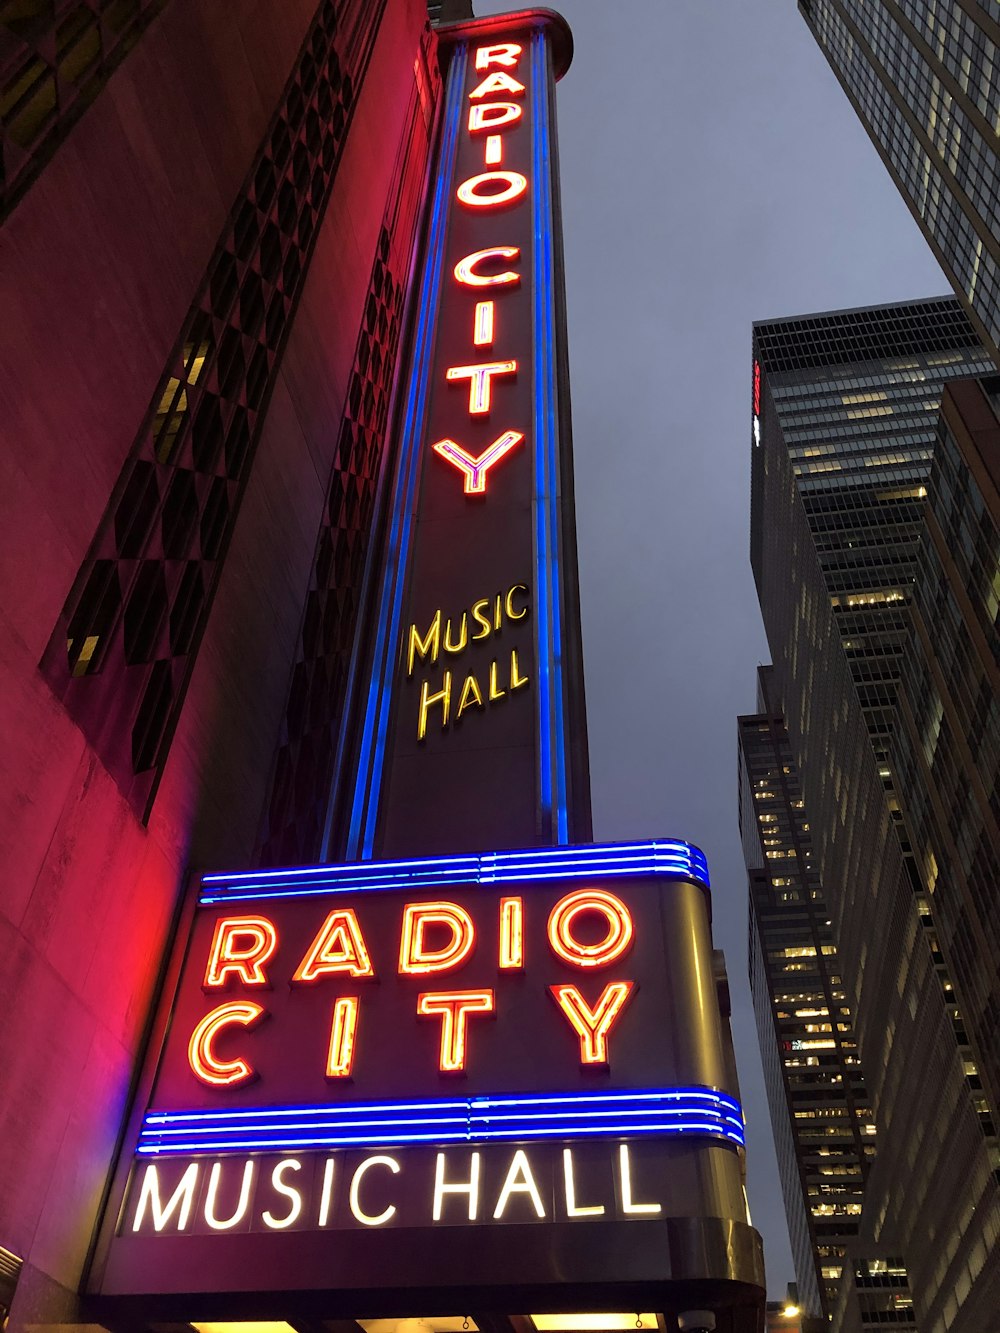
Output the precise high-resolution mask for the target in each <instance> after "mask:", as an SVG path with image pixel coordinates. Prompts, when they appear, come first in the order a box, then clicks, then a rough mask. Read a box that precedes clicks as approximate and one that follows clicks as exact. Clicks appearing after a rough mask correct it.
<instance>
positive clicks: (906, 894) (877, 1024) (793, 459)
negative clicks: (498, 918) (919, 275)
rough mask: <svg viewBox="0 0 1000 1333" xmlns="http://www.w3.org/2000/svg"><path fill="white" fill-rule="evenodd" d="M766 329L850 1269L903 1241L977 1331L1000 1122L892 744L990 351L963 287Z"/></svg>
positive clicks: (759, 332) (761, 587) (783, 566)
mask: <svg viewBox="0 0 1000 1333" xmlns="http://www.w3.org/2000/svg"><path fill="white" fill-rule="evenodd" d="M754 351H755V359H754V402H753V409H754V411H753V417H754V421H753V435H754V441H753V445H752V450H753V460H752V487H753V493H752V517H751V559H752V564H753V569H754V576H755V579H756V582H757V588H758V594H759V597H760V602H761V609H762V612H763V615H764V622H765V627H766V630H767V634H768V639H769V642H770V645H771V652H772V657H773V659H774V677H773V679H774V686H775V688H774V692H773V701H774V704H776V705H777V707H776V709H775V711H780V714H781V715H782V717H783V718H784V721H785V725H786V727H787V731H788V737H789V741H790V745H791V754H792V757H793V761H794V766H795V768H796V770H797V772H798V774H799V775H800V777H801V784H802V787H801V792H802V799H803V800H804V802H805V807H804V808H805V810H806V811H807V812H808V816H809V824H810V836H811V841H812V848H811V851H812V864H813V866H814V869H815V871H816V873H817V874H818V875H819V879H820V882H821V884H822V889H823V893H824V895H825V901H826V902H827V904H828V906H829V920H830V923H831V929H832V934H833V942H834V944H835V946H836V948H837V951H838V954H837V956H838V958H839V961H840V964H841V969H840V971H841V975H842V977H843V981H844V989H845V991H846V994H847V1000H848V1004H849V1006H850V1008H851V1011H852V1021H853V1023H854V1028H855V1034H856V1037H857V1041H858V1049H859V1054H860V1058H861V1066H862V1072H863V1075H864V1080H865V1085H866V1088H867V1092H868V1094H869V1096H870V1098H871V1104H872V1107H873V1109H874V1113H875V1125H876V1142H877V1153H876V1157H875V1160H874V1162H873V1164H872V1166H871V1170H870V1173H869V1175H868V1178H867V1181H866V1183H865V1191H864V1203H863V1209H862V1216H861V1228H860V1235H859V1238H858V1243H857V1244H858V1249H857V1253H858V1255H859V1256H860V1258H861V1259H862V1260H864V1261H865V1262H866V1263H869V1264H870V1265H871V1268H870V1269H869V1268H866V1267H863V1266H862V1268H863V1271H862V1269H859V1268H858V1266H857V1265H855V1266H854V1269H853V1270H852V1271H851V1273H850V1274H849V1276H850V1277H851V1279H852V1280H854V1281H855V1285H856V1289H857V1291H858V1294H859V1298H860V1296H861V1295H865V1299H866V1301H867V1298H868V1295H870V1294H871V1293H870V1291H869V1286H870V1285H871V1283H874V1282H875V1281H876V1276H877V1275H878V1274H879V1273H881V1272H882V1271H883V1268H882V1267H881V1266H882V1265H885V1264H886V1263H890V1264H891V1266H895V1267H897V1268H899V1269H901V1270H902V1272H901V1273H900V1274H897V1275H894V1276H895V1278H898V1279H899V1280H902V1281H905V1275H908V1277H909V1283H910V1290H911V1292H912V1298H913V1305H914V1312H915V1314H916V1322H917V1326H918V1327H919V1328H920V1329H921V1330H924V1331H925V1333H932V1331H933V1333H944V1330H946V1329H956V1330H963V1331H964V1330H969V1333H972V1330H978V1329H980V1328H981V1327H985V1326H988V1323H989V1319H990V1318H992V1315H993V1312H994V1311H995V1309H996V1308H997V1305H998V1299H1000V1297H998V1291H997V1281H998V1279H997V1275H996V1273H995V1268H994V1267H991V1265H990V1264H989V1263H988V1256H989V1255H990V1254H991V1253H994V1252H995V1246H996V1244H997V1242H998V1240H1000V1193H998V1184H997V1180H996V1177H995V1175H994V1169H995V1166H996V1163H997V1141H996V1138H995V1135H994V1133H993V1127H992V1122H990V1121H988V1120H986V1119H985V1118H984V1116H983V1115H982V1105H981V1102H982V1098H981V1093H980V1091H979V1089H978V1088H977V1087H976V1086H975V1085H974V1084H973V1083H970V1072H969V1071H970V1069H972V1068H974V1067H975V1059H974V1052H973V1051H972V1050H971V1048H970V1046H969V1043H968V1034H967V1033H966V1031H965V1026H964V1020H963V1015H962V1011H961V1009H960V1007H959V1005H958V1004H957V1003H956V999H955V991H954V981H953V978H952V976H951V973H950V970H949V964H948V961H947V959H946V958H945V956H944V954H943V953H942V950H941V948H940V941H939V939H938V935H937V929H938V922H937V920H936V915H935V912H934V907H933V895H932V893H931V885H930V884H929V883H928V882H927V880H926V878H925V875H924V866H923V865H922V864H921V863H919V862H918V861H917V859H916V858H915V857H914V851H913V849H914V846H915V844H916V837H917V835H918V833H919V830H916V829H914V828H913V827H912V826H911V823H910V821H909V820H908V818H907V812H906V810H905V809H904V803H903V801H902V800H901V797H900V791H901V787H902V783H901V781H900V775H899V774H898V773H896V772H895V771H894V769H893V758H892V756H893V744H894V739H895V737H896V736H897V733H898V730H899V716H900V709H901V703H900V696H901V692H903V693H905V689H906V673H905V672H904V663H905V661H906V657H907V652H908V648H907V644H908V635H909V634H910V632H911V614H910V605H911V600H912V588H913V579H914V575H915V573H916V567H917V559H918V552H919V544H920V538H921V531H922V521H923V505H924V501H925V499H926V494H927V489H928V483H929V480H930V468H931V458H932V452H933V442H934V434H935V426H936V414H937V409H938V405H939V399H940V395H941V391H942V386H943V384H944V382H945V381H946V380H950V379H953V378H958V377H962V376H968V375H970V374H975V373H983V371H984V368H985V367H987V366H988V365H989V360H988V358H987V357H986V355H985V353H984V352H983V351H982V349H981V348H979V347H977V345H976V339H975V337H974V335H973V331H972V329H971V327H970V326H969V324H968V323H967V322H966V320H965V319H964V317H963V315H962V313H961V311H960V309H959V307H958V305H957V302H955V301H952V300H945V301H933V302H921V303H913V304H910V305H902V306H888V307H879V308H876V309H872V310H856V311H843V312H833V313H830V314H824V315H817V316H813V317H809V318H803V319H800V320H783V321H777V322H770V323H767V324H758V325H756V326H755V329H754ZM973 1077H975V1076H974V1075H973ZM930 1213H933V1217H932V1220H931V1221H930V1223H928V1216H929V1214H930ZM878 1281H879V1282H881V1281H882V1279H881V1278H878ZM886 1282H888V1279H886ZM866 1284H868V1285H866ZM877 1285H878V1284H877V1283H876V1287H874V1288H872V1290H875V1289H876V1288H877ZM886 1289H887V1290H891V1288H890V1287H888V1286H887V1287H886ZM907 1317H909V1316H907ZM846 1326H847V1327H850V1326H851V1325H849V1324H848V1325H846Z"/></svg>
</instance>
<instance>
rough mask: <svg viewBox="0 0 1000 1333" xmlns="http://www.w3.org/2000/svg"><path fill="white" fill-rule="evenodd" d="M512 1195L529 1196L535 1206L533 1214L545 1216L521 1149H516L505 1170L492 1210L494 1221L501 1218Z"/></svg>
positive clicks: (529, 1164) (526, 1156) (533, 1178)
mask: <svg viewBox="0 0 1000 1333" xmlns="http://www.w3.org/2000/svg"><path fill="white" fill-rule="evenodd" d="M512 1194H527V1195H530V1197H531V1202H532V1203H533V1204H534V1205H535V1213H536V1214H537V1216H539V1217H544V1216H545V1209H544V1208H543V1207H542V1200H541V1198H540V1197H539V1194H538V1186H537V1185H536V1184H535V1177H534V1176H533V1175H532V1174H531V1163H530V1162H529V1161H528V1154H527V1153H526V1152H525V1151H524V1149H523V1148H518V1150H517V1152H516V1153H515V1154H514V1156H513V1157H512V1158H511V1159H510V1166H509V1167H508V1168H507V1178H506V1180H505V1181H504V1182H503V1189H502V1190H501V1191H500V1197H499V1199H497V1206H496V1207H495V1208H494V1209H493V1217H494V1219H495V1220H499V1219H500V1218H501V1217H503V1213H504V1209H505V1208H506V1207H507V1200H508V1199H509V1198H510V1196H511V1195H512Z"/></svg>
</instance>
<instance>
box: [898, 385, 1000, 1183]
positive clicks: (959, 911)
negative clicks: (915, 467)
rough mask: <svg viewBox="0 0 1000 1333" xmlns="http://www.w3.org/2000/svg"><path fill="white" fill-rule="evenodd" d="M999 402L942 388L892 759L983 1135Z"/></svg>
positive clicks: (994, 1089) (995, 1101) (996, 796)
mask: <svg viewBox="0 0 1000 1333" xmlns="http://www.w3.org/2000/svg"><path fill="white" fill-rule="evenodd" d="M998 402H1000V380H998V379H997V378H995V377H990V378H988V379H986V380H982V381H979V382H976V381H971V380H963V381H960V382H957V383H955V384H951V385H949V386H948V387H947V388H946V390H945V394H944V400H943V402H942V407H941V418H940V421H939V425H938V445H937V448H936V450H935V454H934V465H933V468H932V471H931V478H930V482H929V484H928V492H929V495H928V511H927V516H926V524H925V526H924V530H923V533H922V535H921V542H920V553H919V561H918V569H917V578H916V583H915V587H914V598H913V607H912V616H911V623H910V629H909V636H908V640H907V650H906V653H905V656H904V666H903V685H902V690H901V705H902V706H901V708H900V726H899V727H898V728H897V730H896V732H895V735H894V738H893V745H892V761H891V762H892V769H893V772H894V773H896V774H897V781H898V792H899V799H900V805H901V807H902V814H903V818H904V821H905V823H906V824H907V825H908V826H909V827H910V828H912V830H913V836H914V846H913V854H914V856H915V858H916V861H917V865H918V868H919V872H920V875H921V878H922V880H923V882H924V884H925V885H926V891H927V894H928V898H929V901H930V903H931V904H932V909H933V914H934V919H935V921H936V923H937V941H938V945H939V949H940V951H941V954H942V956H943V958H944V959H945V960H946V964H947V967H948V973H949V979H950V981H951V983H952V985H953V987H954V994H955V1000H956V1004H957V1007H958V1010H959V1012H960V1013H961V1015H962V1026H963V1030H964V1032H965V1035H966V1039H967V1045H968V1047H969V1051H970V1053H971V1058H970V1059H969V1060H968V1061H967V1063H966V1074H967V1076H968V1081H969V1086H970V1088H971V1089H973V1090H974V1093H975V1096H974V1102H975V1105H976V1107H977V1110H978V1113H979V1117H980V1121H981V1123H982V1125H983V1128H984V1131H986V1132H987V1133H988V1134H989V1135H991V1136H992V1135H994V1134H995V1132H996V1129H995V1127H996V1124H997V1108H998V1105H1000V1040H998V1037H997V1033H998V1032H1000V969H998V966H997V964H998V960H1000V925H998V923H1000V636H998V632H997V611H998V599H1000V502H998V494H997V483H998V480H1000V421H998V418H997V407H998ZM994 1165H995V1166H996V1167H997V1168H1000V1154H998V1155H997V1158H996V1160H995V1163H994Z"/></svg>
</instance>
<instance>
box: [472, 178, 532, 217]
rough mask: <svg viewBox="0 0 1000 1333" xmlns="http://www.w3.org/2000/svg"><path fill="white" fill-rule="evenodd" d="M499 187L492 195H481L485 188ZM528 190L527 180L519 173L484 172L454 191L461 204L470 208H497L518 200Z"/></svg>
mask: <svg viewBox="0 0 1000 1333" xmlns="http://www.w3.org/2000/svg"><path fill="white" fill-rule="evenodd" d="M493 185H500V186H501V187H502V188H501V189H499V190H496V191H495V192H494V193H492V194H481V193H480V191H481V190H482V189H483V188H484V186H485V187H489V186H493ZM527 188H528V181H527V178H526V177H524V176H522V175H521V173H520V172H519V171H484V172H483V173H482V174H481V175H479V176H470V177H469V179H468V180H467V181H463V182H462V184H461V185H460V186H459V187H458V190H457V191H456V193H457V195H458V197H459V199H461V201H462V203H463V204H468V206H469V207H470V208H498V207H499V206H500V205H501V204H509V203H511V202H512V201H513V200H515V199H520V197H521V195H522V194H524V192H525V190H526V189H527Z"/></svg>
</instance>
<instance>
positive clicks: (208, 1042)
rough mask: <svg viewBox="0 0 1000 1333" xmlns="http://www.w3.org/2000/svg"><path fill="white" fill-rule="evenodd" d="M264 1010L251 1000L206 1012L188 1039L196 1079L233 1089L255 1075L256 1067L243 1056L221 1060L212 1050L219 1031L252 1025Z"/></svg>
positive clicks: (215, 1086)
mask: <svg viewBox="0 0 1000 1333" xmlns="http://www.w3.org/2000/svg"><path fill="white" fill-rule="evenodd" d="M263 1013H264V1010H263V1008H262V1007H261V1006H260V1005H259V1004H254V1002H253V1001H252V1000H245V1001H244V1002H243V1003H242V1004H220V1005H219V1007H218V1009H213V1010H212V1012H211V1013H210V1014H206V1015H205V1017H204V1018H203V1019H202V1020H201V1022H200V1023H199V1024H198V1026H197V1027H196V1028H195V1030H194V1031H193V1032H192V1033H191V1040H190V1041H189V1042H188V1064H189V1065H190V1066H191V1072H192V1073H193V1074H194V1076H195V1078H199V1079H201V1081H202V1083H207V1084H209V1086H210V1087H214V1088H231V1087H233V1086H234V1085H235V1084H237V1083H245V1082H246V1081H247V1079H249V1078H253V1073H254V1071H253V1066H252V1065H250V1064H248V1063H247V1062H246V1060H244V1059H243V1058H242V1057H238V1058H237V1059H235V1060H220V1059H219V1058H218V1056H217V1055H216V1054H215V1052H214V1051H213V1049H212V1043H213V1042H214V1041H215V1038H216V1036H217V1035H218V1033H219V1032H220V1031H221V1030H222V1029H223V1028H225V1027H229V1026H230V1025H231V1024H233V1023H236V1024H239V1026H240V1027H245V1028H251V1027H253V1025H254V1024H255V1023H256V1022H257V1021H258V1019H260V1018H261V1016H262V1015H263Z"/></svg>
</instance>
